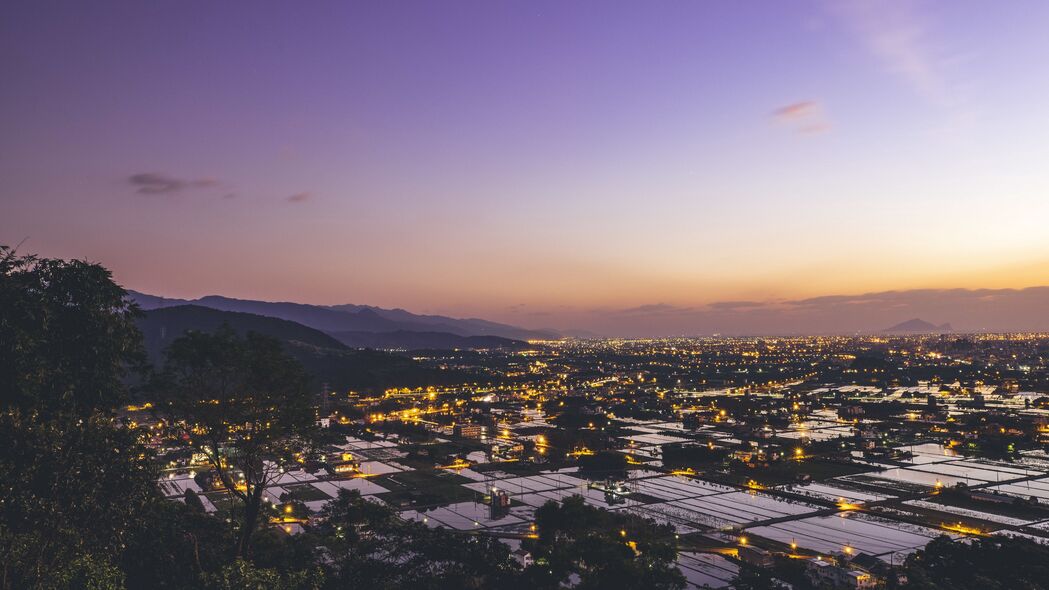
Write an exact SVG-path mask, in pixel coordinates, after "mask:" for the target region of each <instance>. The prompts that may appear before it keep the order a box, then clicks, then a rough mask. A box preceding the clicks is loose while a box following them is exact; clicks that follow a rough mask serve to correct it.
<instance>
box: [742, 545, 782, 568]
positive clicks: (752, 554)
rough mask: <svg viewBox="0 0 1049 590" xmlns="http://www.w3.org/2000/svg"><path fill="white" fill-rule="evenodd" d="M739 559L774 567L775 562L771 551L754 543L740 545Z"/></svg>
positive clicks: (744, 561) (759, 565) (757, 565)
mask: <svg viewBox="0 0 1049 590" xmlns="http://www.w3.org/2000/svg"><path fill="white" fill-rule="evenodd" d="M739 559H740V561H742V562H743V563H749V564H750V565H753V566H756V567H772V566H773V564H774V562H775V560H774V559H773V557H772V554H771V553H769V552H768V551H765V550H764V549H762V548H761V547H754V546H753V545H742V546H740V547H739Z"/></svg>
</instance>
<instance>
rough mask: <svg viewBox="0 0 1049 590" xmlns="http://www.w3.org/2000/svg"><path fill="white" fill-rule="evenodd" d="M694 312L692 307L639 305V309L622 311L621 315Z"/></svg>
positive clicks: (664, 304) (661, 304)
mask: <svg viewBox="0 0 1049 590" xmlns="http://www.w3.org/2000/svg"><path fill="white" fill-rule="evenodd" d="M690 311H692V308H691V307H679V306H677V305H669V304H667V303H650V304H647V305H639V306H637V307H630V308H627V309H624V310H621V311H620V313H624V314H630V315H651V314H667V313H688V312H690Z"/></svg>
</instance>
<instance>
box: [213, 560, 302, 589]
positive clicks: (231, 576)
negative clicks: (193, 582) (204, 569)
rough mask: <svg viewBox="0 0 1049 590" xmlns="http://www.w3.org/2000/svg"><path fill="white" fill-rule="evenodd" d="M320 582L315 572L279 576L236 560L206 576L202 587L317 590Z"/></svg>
mask: <svg viewBox="0 0 1049 590" xmlns="http://www.w3.org/2000/svg"><path fill="white" fill-rule="evenodd" d="M322 580H323V576H321V575H320V572H319V571H316V570H306V571H302V572H292V573H287V574H281V573H280V572H278V571H277V570H274V569H265V568H259V567H256V566H254V565H253V564H251V563H250V562H247V561H244V560H242V559H237V560H235V561H234V562H233V563H231V564H229V565H227V566H226V567H224V568H222V571H221V572H218V573H216V574H211V575H209V576H206V577H205V586H204V587H205V588H207V590H317V589H318V588H320V587H321V582H322Z"/></svg>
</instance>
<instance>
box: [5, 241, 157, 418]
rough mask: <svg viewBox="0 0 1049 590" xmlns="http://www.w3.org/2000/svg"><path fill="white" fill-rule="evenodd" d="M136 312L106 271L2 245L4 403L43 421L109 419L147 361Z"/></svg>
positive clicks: (99, 267) (73, 261)
mask: <svg viewBox="0 0 1049 590" xmlns="http://www.w3.org/2000/svg"><path fill="white" fill-rule="evenodd" d="M138 313H139V312H138V308H137V307H136V306H135V305H134V304H133V303H131V302H130V301H129V300H128V299H127V293H126V292H125V291H124V289H123V288H121V287H120V286H119V285H117V284H116V283H114V282H113V279H112V276H111V275H110V273H109V271H108V270H106V269H105V268H103V267H102V266H99V265H97V264H90V263H87V262H83V261H79V260H71V261H66V260H54V259H46V258H37V257H36V256H19V255H18V254H17V253H15V252H14V251H13V250H12V249H10V248H8V247H6V246H0V359H3V362H0V403H2V404H3V407H4V409H7V410H12V409H20V410H22V411H24V412H30V413H32V415H34V416H37V417H39V418H41V419H42V418H50V417H54V416H59V415H61V416H69V417H76V418H79V417H85V416H90V415H91V414H93V413H95V412H103V413H108V412H110V411H111V410H112V409H113V408H114V407H115V406H116V405H117V404H119V403H120V402H121V401H123V399H124V398H125V396H126V394H127V388H126V386H125V381H124V378H125V377H126V375H127V369H128V368H129V367H139V366H141V365H142V362H143V358H144V356H143V353H142V344H141V335H140V334H139V332H138V329H137V328H136V327H135V317H136V316H137V314H138Z"/></svg>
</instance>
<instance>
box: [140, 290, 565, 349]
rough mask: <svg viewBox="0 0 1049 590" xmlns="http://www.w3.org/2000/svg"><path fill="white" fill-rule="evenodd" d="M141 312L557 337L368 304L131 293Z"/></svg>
mask: <svg viewBox="0 0 1049 590" xmlns="http://www.w3.org/2000/svg"><path fill="white" fill-rule="evenodd" d="M128 294H129V295H130V296H131V298H132V299H133V300H134V301H135V302H137V303H138V304H139V306H140V307H141V308H142V309H145V310H151V309H162V308H166V307H172V306H175V305H187V304H191V305H199V306H203V307H209V308H211V309H218V310H221V311H236V312H243V313H253V314H257V315H263V316H268V317H273V318H280V319H284V320H290V321H293V322H297V323H300V324H302V325H304V326H309V327H311V328H315V329H317V330H322V331H324V332H329V333H333V332H397V331H408V332H447V333H450V334H455V335H458V336H500V337H502V338H511V339H516V340H528V339H548V338H557V334H555V333H553V332H549V331H543V330H527V329H524V328H518V327H516V326H510V325H506V324H499V323H496V322H489V321H487V320H481V319H476V318H470V319H456V318H450V317H445V316H435V315H416V314H413V313H410V312H407V311H405V310H403V309H382V308H379V307H372V306H368V305H336V306H323V305H307V304H304V303H289V302H269V301H254V300H250V299H232V298H229V297H222V296H219V295H208V296H206V297H201V298H200V299H193V300H186V299H167V298H164V297H157V296H155V295H147V294H145V293H138V292H136V291H129V292H128Z"/></svg>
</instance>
